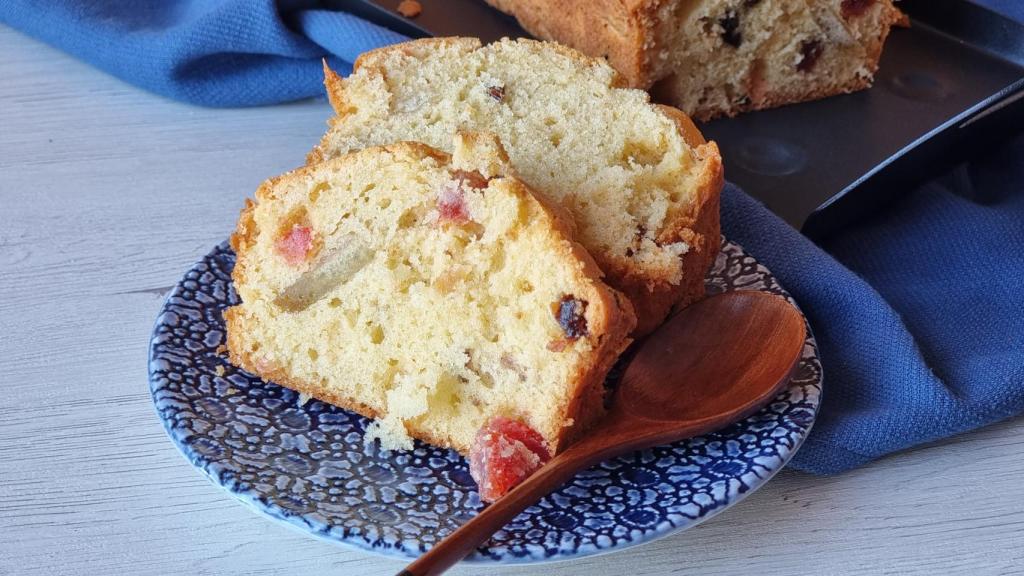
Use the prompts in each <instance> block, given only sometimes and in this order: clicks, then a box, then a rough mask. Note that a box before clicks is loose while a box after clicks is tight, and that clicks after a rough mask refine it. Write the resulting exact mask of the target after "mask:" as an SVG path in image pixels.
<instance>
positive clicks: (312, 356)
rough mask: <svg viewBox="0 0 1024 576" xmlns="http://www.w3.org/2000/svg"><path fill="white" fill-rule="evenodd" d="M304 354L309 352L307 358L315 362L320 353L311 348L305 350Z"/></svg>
mask: <svg viewBox="0 0 1024 576" xmlns="http://www.w3.org/2000/svg"><path fill="white" fill-rule="evenodd" d="M306 354H309V359H310V360H312V361H314V362H316V360H317V358H319V357H320V353H319V352H317V351H316V350H315V349H313V348H309V349H308V350H306Z"/></svg>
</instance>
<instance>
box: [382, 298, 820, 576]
mask: <svg viewBox="0 0 1024 576" xmlns="http://www.w3.org/2000/svg"><path fill="white" fill-rule="evenodd" d="M805 337H806V334H805V330H804V320H803V317H802V316H801V315H800V313H799V312H798V311H797V310H796V309H795V308H793V307H792V306H790V305H789V303H787V302H786V301H785V300H783V299H782V298H779V297H777V296H773V295H770V294H766V293H764V292H754V291H739V292H727V293H725V294H722V295H718V296H712V297H710V298H707V299H705V300H702V301H700V302H698V303H696V304H693V305H692V306H690V307H688V308H686V309H684V310H683V311H682V312H680V313H679V314H677V315H676V316H675V317H673V318H672V319H670V320H669V321H668V322H667V323H665V324H664V325H663V326H662V327H661V328H659V329H658V330H657V331H656V332H654V333H653V334H652V335H651V336H650V337H648V338H647V340H645V341H644V342H643V343H642V344H641V345H640V346H639V348H638V349H637V351H636V353H635V355H634V356H633V358H632V360H631V361H630V363H629V365H628V366H627V367H626V370H625V372H624V373H623V375H622V381H621V382H620V383H619V387H618V389H617V390H616V391H615V395H614V397H613V401H612V404H611V409H610V410H609V412H608V414H607V415H606V416H605V418H604V419H603V420H602V421H601V422H600V423H599V424H598V425H597V426H596V427H595V428H594V429H593V430H592V431H591V432H589V433H588V434H587V435H586V436H585V437H583V438H582V439H580V440H579V441H577V442H576V443H575V444H573V445H571V446H569V448H567V449H566V450H565V451H564V452H561V453H559V454H558V455H556V456H555V457H554V458H553V459H551V460H550V461H549V462H548V463H547V464H545V465H544V466H542V467H541V468H540V469H539V470H537V471H536V472H534V474H533V475H532V476H530V477H529V478H527V479H526V480H524V481H523V483H522V484H520V485H519V486H516V487H515V488H514V489H513V490H512V491H511V492H509V493H508V494H506V495H505V496H503V497H502V498H500V499H499V500H498V501H497V502H495V503H493V504H491V505H490V506H488V507H486V508H484V509H483V510H482V511H481V512H480V513H479V514H477V515H476V516H475V517H473V518H472V519H470V520H469V522H466V523H465V524H464V525H462V526H461V527H460V528H459V529H458V530H456V531H455V532H453V533H452V534H451V535H450V536H448V537H447V538H445V539H444V540H442V541H441V542H440V543H438V544H437V545H436V546H434V547H433V548H432V549H430V550H429V551H428V552H427V553H426V554H424V555H423V556H421V557H420V558H419V559H417V560H416V561H415V562H413V563H412V564H410V565H409V566H408V567H407V568H406V569H405V570H403V571H402V572H400V573H399V575H398V576H429V575H432V574H440V573H442V572H444V571H445V570H447V569H448V568H449V567H451V566H452V565H453V564H455V563H456V562H458V561H459V560H461V559H462V558H463V557H465V556H466V555H467V554H469V553H470V552H472V551H473V550H474V549H475V548H476V547H477V546H479V545H480V544H482V543H483V542H484V541H486V540H487V538H489V537H490V536H491V535H492V534H494V532H496V531H497V530H498V529H500V528H501V527H502V526H504V525H505V524H507V523H508V522H509V521H510V520H512V518H514V517H515V516H516V515H517V514H519V513H520V512H522V511H523V510H525V509H526V508H527V507H528V506H530V505H531V504H534V503H535V502H537V501H538V500H540V499H541V498H542V497H544V496H545V495H546V494H548V493H550V492H552V491H554V490H555V489H557V488H558V487H559V486H561V485H562V484H564V483H565V482H567V481H568V480H570V479H571V478H572V477H573V476H574V475H575V474H576V473H577V472H579V471H580V470H583V469H586V468H588V467H590V466H592V465H594V464H596V463H598V462H600V461H602V460H606V459H608V458H612V457H615V456H619V455H621V454H625V453H629V452H633V451H635V450H641V449H644V448H650V447H652V446H657V445H660V444H668V443H671V442H676V441H678V440H682V439H684V438H689V437H691V436H698V435H700V434H705V433H707V432H711V431H714V430H717V429H719V428H722V427H724V426H726V425H728V424H731V423H733V422H736V421H738V420H740V419H742V418H744V417H745V416H749V415H750V414H753V413H754V412H756V411H757V410H758V409H759V408H761V406H763V405H764V404H766V403H767V402H768V401H769V400H771V399H772V398H773V397H775V395H776V394H777V393H778V392H779V390H780V389H781V388H782V387H783V386H784V385H785V384H786V383H787V382H789V379H790V376H791V375H792V373H793V371H794V370H795V368H796V365H797V362H798V361H799V360H800V356H801V353H802V352H803V346H804V338H805Z"/></svg>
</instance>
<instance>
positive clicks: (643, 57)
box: [486, 0, 664, 88]
mask: <svg viewBox="0 0 1024 576" xmlns="http://www.w3.org/2000/svg"><path fill="white" fill-rule="evenodd" d="M486 1H487V3H488V4H490V5H491V6H494V7H495V8H497V9H498V10H501V11H502V12H505V13H507V14H511V15H512V16H515V17H516V19H517V20H519V23H520V24H521V25H522V26H523V28H525V29H526V30H527V31H529V32H530V33H531V34H533V35H534V36H536V37H538V38H541V39H544V40H556V41H559V42H563V43H565V44H567V45H569V46H572V47H573V48H575V49H577V50H580V51H581V52H584V53H586V54H589V55H591V56H594V57H600V58H605V59H606V60H607V61H608V63H609V64H611V65H612V67H613V68H615V69H616V70H618V71H619V73H620V74H622V75H623V77H624V78H625V80H626V81H627V82H628V84H629V85H630V86H633V87H637V88H646V87H648V86H649V85H650V83H651V82H652V81H653V80H652V79H651V77H650V71H649V64H650V60H649V57H648V54H647V52H646V51H645V50H644V45H645V44H646V43H647V38H648V37H649V35H650V31H651V28H650V24H649V23H650V21H651V14H652V13H653V11H654V10H655V9H656V8H657V7H658V5H659V4H661V3H662V2H664V0H653V1H652V0H640V1H638V0H632V1H623V0H593V1H591V2H579V1H578V0H486Z"/></svg>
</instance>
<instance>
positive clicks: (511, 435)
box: [469, 416, 551, 502]
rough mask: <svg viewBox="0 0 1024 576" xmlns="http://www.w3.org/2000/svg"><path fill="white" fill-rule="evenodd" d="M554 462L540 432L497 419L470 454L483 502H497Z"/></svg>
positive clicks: (479, 435) (483, 430) (480, 434)
mask: <svg viewBox="0 0 1024 576" xmlns="http://www.w3.org/2000/svg"><path fill="white" fill-rule="evenodd" d="M550 459H551V454H550V453H549V452H548V450H547V448H545V447H544V439H543V438H542V437H541V435H540V434H538V433H537V431H536V430H534V429H533V428H530V427H529V426H528V425H527V424H525V423H524V422H522V421H521V420H513V419H512V418H506V417H504V416H497V417H495V418H492V419H491V421H490V422H488V423H487V425H485V426H484V427H483V428H481V429H480V431H479V432H477V434H476V440H474V442H473V447H472V449H471V450H470V452H469V474H470V475H471V476H472V477H473V480H475V481H476V484H477V488H478V491H479V492H480V499H481V500H483V501H484V502H494V501H495V500H497V499H498V498H501V497H502V496H504V495H505V494H507V493H508V491H509V490H511V489H512V488H515V487H516V486H517V485H518V484H519V483H520V482H522V481H523V480H525V479H526V478H527V477H528V476H530V475H531V474H533V473H534V472H536V471H537V469H538V468H540V467H541V466H542V465H543V464H544V463H545V462H547V461H548V460H550Z"/></svg>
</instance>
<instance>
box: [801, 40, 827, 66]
mask: <svg viewBox="0 0 1024 576" xmlns="http://www.w3.org/2000/svg"><path fill="white" fill-rule="evenodd" d="M823 50H824V49H823V48H822V47H821V42H819V41H817V40H804V41H803V43H801V44H800V61H799V62H797V63H796V69H797V70H799V71H801V72H810V71H811V70H814V65H815V64H817V63H818V58H820V57H821V53H822V51H823Z"/></svg>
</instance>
